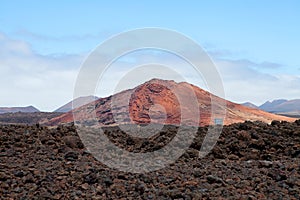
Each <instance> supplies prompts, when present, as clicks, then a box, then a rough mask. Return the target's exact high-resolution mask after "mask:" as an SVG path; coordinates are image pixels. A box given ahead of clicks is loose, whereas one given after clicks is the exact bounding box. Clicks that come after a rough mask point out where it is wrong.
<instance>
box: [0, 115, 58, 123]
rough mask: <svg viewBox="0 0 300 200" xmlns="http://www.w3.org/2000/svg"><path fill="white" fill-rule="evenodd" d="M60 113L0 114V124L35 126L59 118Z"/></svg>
mask: <svg viewBox="0 0 300 200" xmlns="http://www.w3.org/2000/svg"><path fill="white" fill-rule="evenodd" d="M60 115H61V113H50V112H34V113H24V112H16V113H3V114H0V124H25V125H26V124H31V125H33V124H37V123H43V121H48V120H49V119H52V118H54V117H58V116H60Z"/></svg>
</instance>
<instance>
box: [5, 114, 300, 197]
mask: <svg viewBox="0 0 300 200" xmlns="http://www.w3.org/2000/svg"><path fill="white" fill-rule="evenodd" d="M206 130H207V127H206V128H199V131H198V135H197V137H196V139H195V140H194V143H193V144H192V145H191V147H190V148H189V149H188V150H187V152H186V153H185V154H184V155H182V156H181V157H180V159H179V160H177V161H176V162H175V163H174V164H172V165H170V166H168V167H167V168H164V169H161V170H159V171H155V172H150V173H146V174H133V173H125V172H119V171H117V170H114V169H110V168H108V167H107V166H105V165H103V164H101V163H100V162H99V161H97V160H95V159H94V157H93V156H92V155H91V154H89V153H88V152H87V151H86V150H85V148H84V146H83V144H82V143H81V141H80V139H79V137H78V135H77V133H76V130H75V127H74V126H58V127H55V128H49V127H40V126H38V125H34V126H27V125H0V199H299V198H300V196H299V194H300V121H299V120H298V121H296V122H295V123H287V122H281V123H280V122H276V121H274V122H272V125H267V124H264V123H260V122H245V123H239V124H233V125H230V126H226V127H224V129H223V133H222V135H221V137H220V138H219V140H218V143H217V145H216V146H215V147H214V149H213V151H212V152H211V153H210V154H209V155H208V156H206V157H205V158H203V159H200V158H199V157H198V150H199V149H200V147H201V143H202V140H203V137H204V136H205V134H206ZM176 131H177V127H175V126H165V127H164V129H163V131H162V132H163V133H161V134H158V135H156V136H152V137H151V138H150V139H149V140H150V141H149V143H147V144H148V145H145V146H141V145H139V144H140V141H137V140H136V139H135V138H130V137H126V136H125V135H124V133H122V131H120V130H119V129H118V128H116V127H111V128H106V129H105V133H106V134H107V135H108V136H109V137H110V138H111V139H112V141H114V142H115V143H118V145H119V146H121V147H123V148H125V149H128V150H130V151H139V152H145V151H154V150H155V149H157V148H160V147H161V146H162V144H165V143H163V142H162V143H161V142H159V141H161V140H160V137H163V138H164V139H165V140H168V138H169V139H170V138H171V137H173V136H174V134H176ZM129 138H130V140H131V141H130V142H129V143H128V142H127V141H128V140H129Z"/></svg>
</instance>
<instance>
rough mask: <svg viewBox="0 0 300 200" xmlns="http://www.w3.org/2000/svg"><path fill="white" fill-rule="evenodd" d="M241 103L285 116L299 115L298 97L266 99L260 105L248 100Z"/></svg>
mask: <svg viewBox="0 0 300 200" xmlns="http://www.w3.org/2000/svg"><path fill="white" fill-rule="evenodd" d="M242 105H244V106H248V107H251V108H257V109H261V110H264V111H267V112H271V113H276V114H281V115H286V116H295V117H299V116H300V99H293V100H286V99H277V100H274V101H267V102H265V103H264V104H262V105H260V106H256V105H254V104H252V103H249V102H247V103H243V104H242Z"/></svg>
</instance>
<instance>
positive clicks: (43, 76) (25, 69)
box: [0, 34, 83, 111]
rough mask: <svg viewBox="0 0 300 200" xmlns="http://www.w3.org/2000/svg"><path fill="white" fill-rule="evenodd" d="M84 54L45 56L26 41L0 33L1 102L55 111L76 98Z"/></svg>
mask: <svg viewBox="0 0 300 200" xmlns="http://www.w3.org/2000/svg"><path fill="white" fill-rule="evenodd" d="M82 58H83V57H82V56H74V55H61V56H53V55H49V56H42V55H39V54H37V53H35V52H33V51H32V50H31V47H30V45H29V44H27V43H25V42H24V41H19V40H13V39H10V38H8V37H7V36H6V35H4V34H0V74H1V79H0V90H1V93H2V95H1V100H0V104H1V106H27V105H34V106H36V107H37V108H39V109H41V110H45V111H52V110H54V109H56V108H57V107H58V106H60V105H62V104H64V103H65V102H67V101H69V100H70V99H72V97H73V96H72V92H73V85H74V82H75V79H76V75H77V73H78V69H79V65H80V62H81V60H82Z"/></svg>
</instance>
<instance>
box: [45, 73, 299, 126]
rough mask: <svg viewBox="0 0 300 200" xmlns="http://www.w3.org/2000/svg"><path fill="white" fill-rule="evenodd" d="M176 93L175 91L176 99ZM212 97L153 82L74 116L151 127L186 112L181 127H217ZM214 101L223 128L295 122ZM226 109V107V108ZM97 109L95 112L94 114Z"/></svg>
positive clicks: (68, 118)
mask: <svg viewBox="0 0 300 200" xmlns="http://www.w3.org/2000/svg"><path fill="white" fill-rule="evenodd" d="M191 90H192V91H191ZM173 91H176V96H175V94H174V92H173ZM193 92H194V93H195V95H196V100H197V101H198V102H197V103H198V105H199V113H200V119H199V121H198V119H197V117H195V106H194V104H193V98H192V97H193V96H191V94H192V93H193ZM177 95H179V96H177ZM212 96H214V95H212V94H210V93H209V92H207V91H205V90H203V89H201V88H199V87H197V86H194V85H191V84H189V83H186V82H181V83H176V82H175V81H169V80H161V79H152V80H150V81H147V82H145V83H144V84H141V85H139V86H137V87H135V88H133V89H130V90H125V91H122V92H120V93H117V94H114V95H112V96H109V97H106V98H100V99H98V100H96V101H94V102H93V103H89V104H86V105H84V106H81V107H79V108H76V109H74V112H75V113H76V115H77V117H78V118H76V121H77V120H80V121H84V123H87V124H95V123H96V122H98V123H100V124H103V125H113V124H124V123H125V124H131V123H136V124H148V123H150V122H151V123H159V124H174V125H179V124H180V123H181V120H182V119H181V115H182V111H183V110H184V111H185V115H187V116H188V118H187V121H186V122H183V123H182V124H185V123H186V125H193V126H206V125H210V124H213V123H214V122H212V119H211V109H212V102H211V98H212ZM178 97H179V98H181V99H182V100H183V103H179V102H178ZM214 98H216V99H214V101H215V104H216V105H215V106H216V113H220V112H222V110H223V109H225V110H226V118H225V119H224V124H232V123H237V122H244V121H246V120H250V121H263V122H268V123H269V122H271V121H272V120H279V121H282V120H285V121H295V120H294V119H292V118H288V117H284V116H279V115H275V114H271V113H268V112H265V111H262V110H258V109H253V108H249V107H246V106H243V105H240V104H236V103H233V102H230V101H227V100H225V99H222V98H219V97H216V96H214ZM157 105H160V106H157ZM224 105H226V106H225V107H224ZM94 109H95V112H93V110H94ZM93 113H96V118H97V119H95V118H94V115H93ZM95 120H96V121H95ZM115 120H117V121H115ZM69 122H73V112H72V111H70V112H68V113H65V114H62V115H61V116H58V117H55V118H53V119H51V120H49V121H48V122H45V123H44V124H45V125H58V124H61V123H69Z"/></svg>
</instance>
